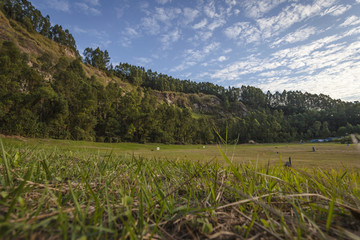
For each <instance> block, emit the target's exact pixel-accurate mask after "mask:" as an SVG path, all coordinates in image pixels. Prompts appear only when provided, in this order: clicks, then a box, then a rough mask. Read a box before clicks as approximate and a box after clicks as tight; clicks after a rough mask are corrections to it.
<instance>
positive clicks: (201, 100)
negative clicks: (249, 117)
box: [153, 91, 248, 116]
mask: <svg viewBox="0 0 360 240" xmlns="http://www.w3.org/2000/svg"><path fill="white" fill-rule="evenodd" d="M153 93H154V95H155V96H156V97H157V99H158V101H160V102H165V103H167V104H168V105H176V106H179V107H185V108H190V109H191V110H192V111H193V112H195V113H199V114H207V115H214V114H221V115H226V114H235V115H238V116H239V115H241V116H245V115H246V113H247V112H248V110H247V108H246V106H245V105H244V104H243V103H242V102H237V103H236V104H234V103H233V104H232V105H231V106H228V107H227V108H226V107H225V106H224V102H223V101H222V100H221V99H220V98H218V97H217V96H214V95H206V94H202V93H200V94H194V93H191V94H187V93H179V92H159V91H153Z"/></svg>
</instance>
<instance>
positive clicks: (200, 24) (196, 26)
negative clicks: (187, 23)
mask: <svg viewBox="0 0 360 240" xmlns="http://www.w3.org/2000/svg"><path fill="white" fill-rule="evenodd" d="M207 22H208V21H207V19H206V18H204V19H203V20H202V21H201V22H199V23H197V24H195V25H194V26H193V29H200V28H203V27H205V26H206V24H207Z"/></svg>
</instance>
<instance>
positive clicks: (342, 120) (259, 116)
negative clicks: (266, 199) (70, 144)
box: [0, 1, 360, 143]
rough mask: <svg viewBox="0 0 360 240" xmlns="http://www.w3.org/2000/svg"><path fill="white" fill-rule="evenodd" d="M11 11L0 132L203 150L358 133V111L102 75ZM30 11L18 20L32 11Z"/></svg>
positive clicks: (119, 70)
mask: <svg viewBox="0 0 360 240" xmlns="http://www.w3.org/2000/svg"><path fill="white" fill-rule="evenodd" d="M22 2H23V3H24V4H27V8H26V7H24V9H25V10H26V9H28V8H29V6H31V4H30V3H29V2H27V1H22ZM14 9H15V8H14ZM14 9H10V10H11V11H10V10H9V9H5V8H3V9H2V12H1V11H0V44H1V46H0V52H1V58H0V61H1V63H2V64H1V66H0V86H1V92H0V97H1V101H0V117H1V118H0V133H3V134H6V135H22V136H32V137H50V138H61V139H74V140H92V141H106V142H119V141H132V142H163V143H212V142H215V141H217V135H218V134H220V135H221V136H226V141H228V142H248V141H249V140H255V141H256V142H289V141H299V140H300V139H305V140H306V139H312V138H327V137H330V136H346V135H347V134H348V133H352V132H357V133H360V118H359V116H360V104H359V102H355V103H351V102H343V101H340V100H334V99H331V98H330V97H328V96H325V95H315V94H309V93H302V92H298V91H295V92H286V91H284V92H282V93H279V92H276V93H270V92H268V93H266V94H265V93H264V92H262V91H261V90H260V89H258V88H256V87H252V86H242V87H241V88H234V87H231V88H230V87H229V88H224V87H222V86H219V85H215V84H212V83H209V82H204V83H196V82H193V81H190V80H180V79H176V78H173V77H171V76H168V75H166V74H161V73H157V72H153V71H152V70H151V69H148V70H145V68H143V67H141V66H133V65H130V64H127V63H120V64H119V65H116V66H112V65H111V64H110V55H109V53H108V52H107V51H106V50H105V51H103V50H100V49H99V48H96V49H92V48H87V49H85V51H84V58H82V57H81V56H80V54H79V53H78V51H77V50H76V44H75V40H74V39H73V37H72V35H71V33H69V31H68V30H63V29H62V27H61V26H59V25H54V26H52V27H50V25H49V24H50V22H49V18H48V17H46V18H44V17H40V19H42V20H41V21H43V22H44V23H42V25H41V24H40V25H41V26H42V27H41V28H40V27H38V26H39V24H38V23H36V22H33V23H31V24H30V23H28V22H29V18H27V17H25V18H20V19H16V18H13V17H12V15H11V14H10V15H9V12H10V13H13V12H14V11H18V10H16V9H15V10H14ZM30 9H33V10H31V11H30V12H27V14H28V15H29V14H30V15H31V14H32V13H33V12H35V13H36V11H37V10H36V9H34V8H31V7H30ZM25 10H22V11H25ZM26 11H28V10H26ZM5 13H7V14H8V15H6V14H5ZM40 14H41V13H40ZM23 15H24V14H22V15H21V16H23ZM15 16H16V14H15ZM25 16H26V14H25ZM45 23H47V24H48V25H49V26H47V25H46V24H45ZM36 26H37V27H36ZM35 28H37V29H35ZM44 29H45V30H44Z"/></svg>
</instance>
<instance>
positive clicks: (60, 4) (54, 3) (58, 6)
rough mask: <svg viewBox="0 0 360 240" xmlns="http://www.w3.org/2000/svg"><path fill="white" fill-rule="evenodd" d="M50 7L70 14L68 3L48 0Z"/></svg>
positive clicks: (59, 0) (60, 0)
mask: <svg viewBox="0 0 360 240" xmlns="http://www.w3.org/2000/svg"><path fill="white" fill-rule="evenodd" d="M48 6H50V7H51V8H53V9H56V10H59V11H63V12H70V6H69V2H68V1H62V0H48Z"/></svg>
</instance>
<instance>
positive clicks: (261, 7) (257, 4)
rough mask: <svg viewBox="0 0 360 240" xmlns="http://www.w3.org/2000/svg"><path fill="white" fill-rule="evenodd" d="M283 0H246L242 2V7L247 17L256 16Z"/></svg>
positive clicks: (283, 0) (260, 15) (261, 14)
mask: <svg viewBox="0 0 360 240" xmlns="http://www.w3.org/2000/svg"><path fill="white" fill-rule="evenodd" d="M283 2H285V0H257V1H253V0H247V1H245V2H244V8H245V12H246V14H247V15H248V16H249V17H252V18H258V17H262V16H263V15H264V14H266V13H267V12H269V11H270V10H272V9H273V8H275V7H276V6H278V5H279V4H281V3H283Z"/></svg>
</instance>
